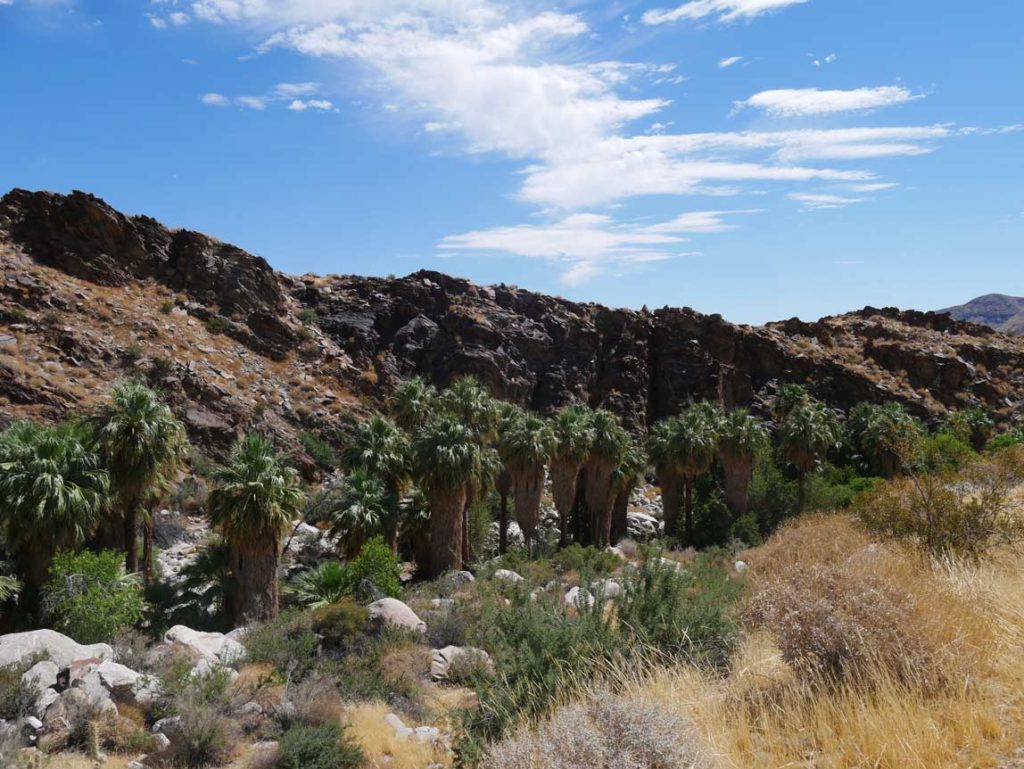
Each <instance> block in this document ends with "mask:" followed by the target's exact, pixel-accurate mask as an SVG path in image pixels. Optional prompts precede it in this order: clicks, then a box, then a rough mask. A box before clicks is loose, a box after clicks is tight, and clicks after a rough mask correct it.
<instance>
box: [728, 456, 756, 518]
mask: <svg viewBox="0 0 1024 769" xmlns="http://www.w3.org/2000/svg"><path fill="white" fill-rule="evenodd" d="M722 464H723V466H724V469H725V501H726V503H727V504H728V505H729V509H730V510H732V511H733V513H735V514H736V515H743V513H745V512H747V508H748V506H749V504H750V479H751V478H752V477H753V475H754V462H753V460H752V459H749V458H733V457H730V458H728V459H725V460H724V461H723V463H722Z"/></svg>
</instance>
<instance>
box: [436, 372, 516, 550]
mask: <svg viewBox="0 0 1024 769" xmlns="http://www.w3.org/2000/svg"><path fill="white" fill-rule="evenodd" d="M438 404H439V405H440V407H441V408H442V409H444V410H445V411H447V412H448V413H449V414H452V415H453V416H455V417H456V418H457V419H459V420H460V421H461V422H462V424H463V425H465V426H466V427H468V428H469V429H470V431H472V433H473V436H474V438H475V439H476V442H477V445H478V446H479V448H480V460H481V461H480V462H479V463H478V465H477V472H476V473H475V474H474V475H473V478H472V480H471V481H470V484H469V486H468V487H467V489H466V501H465V504H464V505H463V509H462V543H461V545H460V547H461V549H462V562H463V563H464V564H466V563H469V561H470V555H471V553H470V547H469V539H470V537H469V535H470V531H469V510H470V508H471V507H472V506H473V503H474V502H475V501H476V500H477V499H481V498H483V497H484V495H485V494H486V493H487V489H488V487H489V486H490V485H491V482H492V480H493V479H494V477H495V476H496V475H497V474H498V473H499V472H500V468H499V466H498V460H497V458H496V457H495V455H494V452H493V444H494V443H495V442H496V440H497V437H498V436H497V431H498V426H499V423H500V421H501V418H502V408H501V407H500V405H499V403H498V401H496V400H494V399H493V398H491V395H490V393H489V392H488V391H487V388H485V387H484V386H483V385H482V384H480V381H479V380H478V379H477V378H476V377H473V376H464V377H460V378H459V379H456V380H455V381H454V382H453V383H452V384H451V385H449V386H448V387H447V388H446V389H445V390H443V391H442V392H441V394H440V395H439V396H438Z"/></svg>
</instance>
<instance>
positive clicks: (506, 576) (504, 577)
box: [494, 569, 523, 583]
mask: <svg viewBox="0 0 1024 769" xmlns="http://www.w3.org/2000/svg"><path fill="white" fill-rule="evenodd" d="M494 578H495V579H496V580H498V581H499V582H513V583H514V582H523V578H522V577H521V576H519V575H518V574H516V573H515V572H514V571H512V570H510V569H498V570H497V571H496V572H494Z"/></svg>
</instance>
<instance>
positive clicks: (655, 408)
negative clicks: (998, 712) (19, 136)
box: [0, 190, 1024, 455]
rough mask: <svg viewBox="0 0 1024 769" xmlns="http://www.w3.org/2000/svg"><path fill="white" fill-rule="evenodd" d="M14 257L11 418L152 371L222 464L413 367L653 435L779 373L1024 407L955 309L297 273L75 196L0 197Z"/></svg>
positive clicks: (1022, 410)
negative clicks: (603, 300) (596, 295)
mask: <svg viewBox="0 0 1024 769" xmlns="http://www.w3.org/2000/svg"><path fill="white" fill-rule="evenodd" d="M0 266H2V277H0V421H7V420H10V419H14V418H18V417H36V418H42V419H58V418H60V417H62V416H63V415H65V414H68V413H70V412H73V411H77V410H81V409H83V408H88V407H89V406H90V405H91V404H93V403H94V402H95V401H96V400H97V399H99V398H100V397H102V396H103V394H104V393H105V392H106V390H107V386H108V385H109V383H111V382H113V381H116V380H117V379H119V378H124V377H144V378H146V379H148V380H149V381H150V382H151V383H152V384H154V385H156V386H159V387H160V388H162V389H163V390H164V392H165V393H166V395H167V397H168V398H169V400H170V401H171V403H172V405H173V407H174V408H175V410H176V411H177V413H178V414H179V415H180V416H181V417H182V418H183V419H184V420H185V422H186V424H187V426H188V429H189V432H190V435H191V437H192V439H193V441H194V442H196V443H197V444H198V445H200V446H201V447H203V448H204V449H206V450H207V451H209V452H211V453H212V454H214V455H220V454H222V452H223V451H224V450H225V449H226V447H227V446H228V445H229V444H230V442H231V441H232V440H233V439H234V437H235V435H237V434H238V433H240V432H241V431H244V430H250V429H258V430H262V431H265V432H269V433H272V434H274V435H276V436H277V437H278V438H279V439H280V440H281V441H282V442H284V443H285V444H287V445H290V446H297V445H298V443H299V437H300V436H301V435H302V433H304V432H314V433H319V434H321V435H323V436H325V437H327V438H328V439H333V438H334V437H335V436H336V433H337V430H338V428H340V427H341V426H342V425H344V424H345V423H346V422H349V421H351V420H353V419H357V418H359V417H360V416H361V415H363V414H365V413H368V412H369V411H370V410H372V409H374V408H376V407H378V406H379V405H380V404H381V402H382V400H383V399H384V397H385V396H386V395H387V393H388V392H389V391H390V389H391V388H393V387H394V386H395V384H396V383H398V382H399V381H401V379H402V378H403V377H407V376H410V375H413V374H422V375H425V376H426V377H428V378H429V379H431V380H433V381H435V382H436V383H438V384H445V383H446V382H447V381H449V380H450V379H452V378H453V377H455V376H458V375H460V374H475V375H477V376H478V377H480V378H481V379H482V380H483V381H484V382H486V383H487V384H488V385H489V386H490V387H491V388H492V389H493V391H494V392H495V394H497V395H500V396H502V397H506V398H510V399H514V400H516V401H519V402H520V403H523V404H524V405H529V406H531V407H533V408H536V409H540V410H545V411H547V410H551V409H554V408H556V407H558V406H559V405H561V404H563V403H566V402H568V401H570V400H572V399H581V400H585V401H588V402H590V403H591V404H592V405H603V406H607V407H609V408H612V409H614V410H616V411H618V412H619V413H621V414H622V415H623V417H624V419H625V420H626V422H627V423H628V424H629V425H630V426H631V427H632V428H634V429H636V430H640V431H642V430H643V429H644V428H645V427H646V426H647V425H649V424H651V423H652V422H653V421H656V420H657V419H659V418H661V417H664V416H665V415H668V414H671V413H673V412H675V411H676V410H678V409H679V408H680V406H681V405H682V404H684V403H685V402H686V401H687V400H689V399H701V398H714V399H721V400H723V401H724V402H725V403H727V404H742V405H748V404H751V405H753V406H754V407H755V408H758V407H760V406H761V405H763V403H764V401H765V399H766V398H767V397H768V396H769V395H770V393H771V391H772V388H773V386H774V385H775V383H776V382H778V381H795V382H802V383H806V384H808V385H809V386H810V388H811V390H812V391H813V392H814V393H815V394H816V395H817V396H818V397H820V398H822V399H824V400H826V401H828V402H829V403H831V404H834V405H835V406H838V407H849V406H851V405H853V404H854V403H856V402H858V401H860V400H874V401H879V400H883V399H890V398H893V399H897V400H899V401H901V402H904V403H905V404H907V406H908V407H909V408H910V409H911V410H912V411H913V412H914V413H917V414H919V415H920V416H922V417H924V418H929V419H931V418H939V417H941V416H942V415H943V414H944V413H945V412H946V411H947V409H949V408H956V407H960V406H967V405H975V404H980V405H984V406H985V407H986V408H989V409H991V410H993V411H995V412H996V413H997V414H998V415H999V416H1000V417H1002V418H1004V419H1009V418H1011V417H1012V416H1014V415H1022V414H1024V339H1017V338H1012V337H1008V336H1004V335H1002V334H997V333H994V332H993V331H992V330H991V329H989V328H987V327H984V326H981V325H976V324H973V323H968V322H962V321H957V320H954V319H953V318H951V317H950V316H949V315H944V314H936V313H922V312H913V311H909V312H905V311H899V310H895V309H873V308H866V309H864V310H861V311H859V312H855V313H851V314H848V315H842V316H837V317H831V318H824V319H822V320H819V321H817V322H804V321H800V320H797V319H793V320H788V321H784V322H780V323H770V324H768V325H766V326H763V327H751V326H742V325H734V324H732V323H729V322H727V321H725V320H723V319H722V318H721V317H720V316H718V315H702V314H700V313H697V312H695V311H693V310H690V309H686V308H668V307H666V308H663V309H660V310H655V311H653V312H651V311H648V310H647V309H646V308H645V309H643V310H640V311H633V310H626V309H611V308H607V307H602V306H600V305H596V304H580V303H575V302H570V301H566V300H564V299H560V298H556V297H551V296H545V295H543V294H537V293H533V292H529V291H524V290H521V289H518V288H515V287H513V286H506V285H499V286H478V285H475V284H473V283H471V282H469V281H467V280H462V279H459V278H453V277H449V276H447V275H443V274H440V273H437V272H428V271H421V272H417V273H413V274H411V275H408V276H406V277H404V278H398V279H381V278H365V277H355V276H313V275H302V276H292V275H285V274H282V273H279V272H276V271H275V270H273V269H272V268H271V267H270V265H269V264H268V263H267V262H266V261H265V260H263V259H261V258H259V257H256V256H253V255H251V254H248V253H246V252H245V251H243V250H241V249H239V248H237V247H235V246H231V245H228V244H225V243H222V242H220V241H218V240H215V239H214V238H211V237H208V236H206V235H203V234H200V233H197V232H191V231H188V230H175V229H170V228H167V227H165V226H163V225H161V224H160V223H158V222H156V221H155V220H153V219H151V218H149V217H146V216H127V215H125V214H122V213H120V212H118V211H115V210H114V209H113V208H111V207H110V206H108V205H107V204H106V203H104V202H103V201H102V200H100V199H98V198H96V197H93V196H91V195H88V194H86V193H81V192H75V193H72V194H71V195H66V196H65V195H58V194H53V193H48V192H27V191H24V190H14V191H12V192H10V193H8V194H7V195H5V196H4V197H3V198H0Z"/></svg>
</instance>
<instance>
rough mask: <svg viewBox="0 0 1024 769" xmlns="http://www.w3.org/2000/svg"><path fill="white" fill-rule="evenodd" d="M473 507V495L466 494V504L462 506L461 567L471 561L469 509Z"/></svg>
mask: <svg viewBox="0 0 1024 769" xmlns="http://www.w3.org/2000/svg"><path fill="white" fill-rule="evenodd" d="M472 506H473V494H472V493H468V494H466V504H464V505H463V506H462V553H461V555H462V563H463V565H465V564H468V563H470V562H471V561H472V560H473V557H472V553H470V552H469V508H471V507H472Z"/></svg>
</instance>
